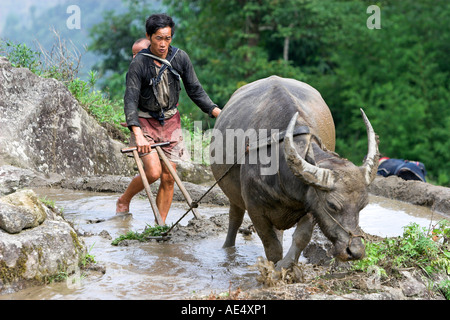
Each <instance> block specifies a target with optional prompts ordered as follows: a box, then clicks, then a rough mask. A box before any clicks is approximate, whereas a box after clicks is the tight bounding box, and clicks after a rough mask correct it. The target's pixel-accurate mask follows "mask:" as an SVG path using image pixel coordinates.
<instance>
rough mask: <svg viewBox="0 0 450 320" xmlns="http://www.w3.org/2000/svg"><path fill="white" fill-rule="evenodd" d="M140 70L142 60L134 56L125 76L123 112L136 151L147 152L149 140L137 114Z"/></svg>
mask: <svg viewBox="0 0 450 320" xmlns="http://www.w3.org/2000/svg"><path fill="white" fill-rule="evenodd" d="M141 72H142V61H139V60H138V57H136V58H135V59H134V60H133V61H132V62H131V64H130V67H129V69H128V73H127V77H126V89H125V96H124V112H125V118H126V122H127V125H128V128H129V129H130V131H132V132H133V134H134V135H135V138H136V146H137V148H138V152H143V153H147V152H150V149H151V148H150V144H149V142H148V141H147V139H145V137H144V134H143V132H142V129H141V125H140V123H139V116H138V103H139V95H140V90H141V81H142V80H141V79H142V76H141Z"/></svg>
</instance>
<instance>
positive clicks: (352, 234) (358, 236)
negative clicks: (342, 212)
mask: <svg viewBox="0 0 450 320" xmlns="http://www.w3.org/2000/svg"><path fill="white" fill-rule="evenodd" d="M314 191H315V192H316V195H317V198H320V196H319V193H318V192H317V190H316V189H315V188H314ZM324 211H325V212H326V214H327V215H328V216H329V217H330V218H331V220H332V221H333V222H334V223H336V224H337V225H338V226H339V227H340V228H341V229H342V230H343V231H344V232H345V233H347V234H348V236H349V239H348V244H347V247H349V248H350V246H351V245H352V243H353V238H363V239H365V238H366V237H365V236H364V235H363V234H354V233H353V232H352V231H351V230H347V229H346V228H345V227H344V226H343V225H342V224H341V223H340V222H339V221H337V220H336V218H335V217H333V216H332V215H331V214H330V213H329V212H328V211H327V210H326V209H325V210H324Z"/></svg>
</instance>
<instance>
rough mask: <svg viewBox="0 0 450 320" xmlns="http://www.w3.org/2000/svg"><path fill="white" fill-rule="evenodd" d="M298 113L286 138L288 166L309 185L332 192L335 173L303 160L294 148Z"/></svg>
mask: <svg viewBox="0 0 450 320" xmlns="http://www.w3.org/2000/svg"><path fill="white" fill-rule="evenodd" d="M297 118H298V112H296V113H295V115H294V116H293V117H292V119H291V122H289V126H288V128H287V130H286V135H285V138H284V154H285V157H286V161H287V164H288V166H289V168H290V169H291V170H292V172H293V173H294V175H295V176H296V177H297V178H299V179H300V180H302V181H303V182H305V183H306V184H308V185H312V186H315V187H317V188H320V189H322V190H331V189H333V185H334V178H333V172H332V171H331V170H329V169H324V168H320V167H317V166H315V165H312V164H310V163H308V162H307V161H306V160H305V159H303V158H302V157H301V156H300V155H299V154H298V152H297V150H296V149H295V147H294V143H293V141H294V137H293V132H294V127H295V124H296V122H297Z"/></svg>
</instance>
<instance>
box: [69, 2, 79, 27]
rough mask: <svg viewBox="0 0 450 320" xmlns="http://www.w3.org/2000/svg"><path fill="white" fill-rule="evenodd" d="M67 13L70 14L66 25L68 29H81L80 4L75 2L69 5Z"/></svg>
mask: <svg viewBox="0 0 450 320" xmlns="http://www.w3.org/2000/svg"><path fill="white" fill-rule="evenodd" d="M66 13H67V14H70V16H69V17H68V18H67V20H66V26H67V28H68V29H70V30H73V29H77V30H79V29H81V9H80V7H79V6H77V5H75V4H73V5H70V6H68V7H67V10H66Z"/></svg>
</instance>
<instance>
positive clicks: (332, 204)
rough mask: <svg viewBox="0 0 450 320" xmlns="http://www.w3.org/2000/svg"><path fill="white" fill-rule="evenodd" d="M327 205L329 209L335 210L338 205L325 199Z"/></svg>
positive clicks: (337, 209)
mask: <svg viewBox="0 0 450 320" xmlns="http://www.w3.org/2000/svg"><path fill="white" fill-rule="evenodd" d="M327 206H328V208H329V209H330V210H331V211H335V212H337V211H339V208H338V206H337V205H335V204H334V203H333V202H331V201H327Z"/></svg>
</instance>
